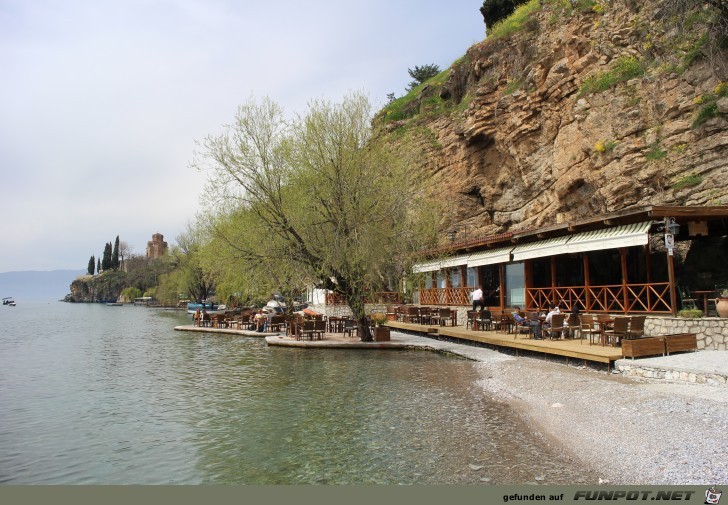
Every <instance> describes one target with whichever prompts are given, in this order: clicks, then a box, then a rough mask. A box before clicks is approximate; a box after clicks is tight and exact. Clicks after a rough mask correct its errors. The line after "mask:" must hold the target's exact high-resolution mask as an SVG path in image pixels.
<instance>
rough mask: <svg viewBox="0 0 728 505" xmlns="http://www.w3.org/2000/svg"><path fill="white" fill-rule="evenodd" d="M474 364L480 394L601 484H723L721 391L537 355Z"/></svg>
mask: <svg viewBox="0 0 728 505" xmlns="http://www.w3.org/2000/svg"><path fill="white" fill-rule="evenodd" d="M479 362H480V363H479V365H478V366H479V368H480V372H481V376H482V378H481V379H480V381H479V385H480V386H481V387H482V389H483V392H484V394H487V395H490V396H491V397H492V398H494V399H496V400H500V401H504V402H507V403H509V404H511V405H512V406H513V407H514V408H515V409H516V410H517V412H519V414H520V415H521V416H523V417H524V418H525V420H526V422H528V423H529V425H531V426H533V429H534V432H536V433H538V434H539V435H541V436H543V437H544V438H545V439H546V440H547V441H548V442H549V443H551V444H557V445H558V446H561V447H562V448H563V449H564V450H565V451H567V453H568V454H569V455H570V457H572V458H574V459H576V460H577V461H580V462H581V463H582V464H583V465H584V467H585V468H591V469H592V470H593V471H594V472H595V474H596V475H599V476H600V477H599V480H600V482H598V484H608V485H627V484H643V485H703V484H705V485H712V484H724V483H726V482H728V457H727V455H728V388H726V387H725V386H710V385H706V384H684V383H668V382H665V381H657V380H655V381H649V380H640V381H636V380H634V379H626V378H623V377H622V376H621V375H618V374H608V373H606V372H605V371H604V370H602V371H598V370H595V369H591V368H588V367H575V366H571V365H566V364H563V363H554V362H549V361H546V360H544V359H542V358H529V357H518V358H513V359H507V360H504V359H502V358H497V359H492V360H490V359H488V358H487V357H485V356H483V357H482V358H481V359H479ZM595 484H597V483H595Z"/></svg>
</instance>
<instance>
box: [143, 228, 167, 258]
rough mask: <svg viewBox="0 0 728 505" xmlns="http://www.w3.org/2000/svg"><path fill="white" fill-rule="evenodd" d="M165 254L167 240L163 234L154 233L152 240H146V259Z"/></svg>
mask: <svg viewBox="0 0 728 505" xmlns="http://www.w3.org/2000/svg"><path fill="white" fill-rule="evenodd" d="M165 254H167V242H165V241H164V235H162V234H161V233H155V234H154V235H152V240H150V241H149V242H147V259H150V260H153V259H157V258H160V257H162V256H164V255H165Z"/></svg>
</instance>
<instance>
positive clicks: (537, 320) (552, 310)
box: [471, 288, 582, 340]
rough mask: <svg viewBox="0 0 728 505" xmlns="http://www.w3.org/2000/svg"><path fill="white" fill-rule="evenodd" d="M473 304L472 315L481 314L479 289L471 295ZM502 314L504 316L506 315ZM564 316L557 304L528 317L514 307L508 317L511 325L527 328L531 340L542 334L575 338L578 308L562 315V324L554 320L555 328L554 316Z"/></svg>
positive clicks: (579, 320)
mask: <svg viewBox="0 0 728 505" xmlns="http://www.w3.org/2000/svg"><path fill="white" fill-rule="evenodd" d="M471 298H472V302H473V312H472V313H473V314H474V315H476V314H478V310H480V312H481V313H482V311H484V310H485V303H484V298H483V291H482V289H481V288H477V289H476V290H475V291H473V292H472V293H471ZM506 313H507V311H506V312H504V314H506ZM561 314H564V313H563V312H561V309H560V307H559V304H557V303H551V304H549V310H548V312H545V313H541V314H539V313H532V314H529V315H526V314H524V313H523V312H522V311H521V308H520V307H518V306H516V307H513V309H512V311H511V312H510V316H511V317H512V318H513V323H514V324H515V326H517V327H519V328H527V329H528V331H529V332H530V333H532V334H533V338H534V339H536V340H542V339H543V338H544V332H548V333H549V335H550V336H551V337H552V338H554V336H556V337H557V338H558V337H561V336H563V337H564V338H576V333H577V331H579V330H581V328H582V319H581V314H580V312H579V308H578V307H576V306H575V307H574V308H573V309H572V311H571V312H569V313H566V314H564V317H563V322H562V318H561V317H558V318H556V319H557V320H558V324H559V325H560V326H558V327H556V326H554V324H553V320H554V316H559V315H561Z"/></svg>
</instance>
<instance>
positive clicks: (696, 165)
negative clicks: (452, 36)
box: [380, 0, 728, 238]
mask: <svg viewBox="0 0 728 505" xmlns="http://www.w3.org/2000/svg"><path fill="white" fill-rule="evenodd" d="M573 4H581V5H582V8H581V9H577V8H575V7H573V6H572V5H573ZM668 4H669V5H668ZM678 4H680V2H676V1H663V2H655V1H646V2H633V1H629V0H613V1H611V2H603V3H599V2H571V3H570V2H566V1H560V0H541V2H531V6H532V10H533V12H531V14H530V15H529V16H527V17H526V18H525V19H524V21H523V23H522V25H521V26H520V28H519V29H518V30H516V31H515V32H514V33H512V34H510V35H507V36H500V37H496V35H497V33H494V34H491V35H489V37H488V38H487V39H486V40H485V41H484V42H482V43H480V44H477V45H475V46H473V47H471V48H470V49H469V50H468V52H467V54H466V56H465V57H464V58H462V60H461V61H460V62H458V63H456V64H454V65H453V66H452V67H451V69H450V70H449V76H448V78H447V80H446V81H444V80H443V83H442V84H430V85H425V86H423V87H422V88H421V89H419V90H418V91H417V93H416V96H414V98H411V97H410V98H409V99H408V100H409V102H408V103H406V104H405V105H404V106H403V111H404V112H401V115H402V116H404V119H399V120H396V121H394V120H389V121H387V120H386V119H383V118H386V116H387V114H389V113H390V112H392V110H391V109H388V108H385V110H384V111H383V114H382V115H381V116H380V120H381V121H380V124H381V125H382V128H381V130H380V134H381V135H383V138H385V139H388V138H389V139H394V141H401V139H403V138H404V139H406V141H409V142H411V143H413V144H416V145H418V146H419V147H420V148H421V149H423V150H424V151H425V152H426V154H427V156H426V157H425V159H426V161H425V163H426V167H425V168H426V169H427V170H429V171H430V172H431V173H432V175H433V178H434V183H435V184H434V185H433V187H434V188H436V192H437V194H439V195H440V196H441V197H443V198H445V199H446V200H447V202H448V205H447V208H448V209H449V215H446V216H445V217H444V220H445V222H444V223H443V224H444V225H445V227H446V228H449V229H450V230H451V231H454V232H455V233H456V236H458V237H459V238H472V237H473V236H477V235H491V234H497V233H502V232H506V231H518V230H525V229H534V228H538V227H541V226H544V225H549V224H556V223H560V222H568V221H572V220H577V219H584V218H587V217H591V216H594V215H597V214H602V213H609V212H615V211H618V210H621V209H624V208H628V207H634V206H641V205H650V204H653V205H659V204H663V205H728V121H727V118H728V116H726V112H728V98H726V95H728V84H726V83H725V82H724V81H725V79H726V77H725V76H726V75H728V74H727V73H726V68H725V66H726V62H728V53H727V52H726V51H725V50H721V49H720V48H719V46H718V44H715V43H713V42H712V41H713V40H714V39H715V38H716V31H717V30H719V29H722V28H721V27H720V26H719V25H720V22H721V18H720V12H719V11H717V9H713V8H711V7H707V6H705V5H704V4H705V2H692V3H691V2H690V1H687V2H682V4H681V5H683V7H684V5H688V4H689V5H688V7H690V5H693V7H692V10H690V9H688V10H683V11H681V10H680V9H678V7H676V6H678ZM688 19H690V20H692V21H691V24H688V21H687V20H688ZM723 21H725V19H723ZM716 26H717V28H716ZM609 79H612V81H611V83H610V81H609ZM604 83H607V84H606V85H605V84H604ZM600 86H601V87H600ZM402 131H405V132H406V133H405V134H404V135H403V134H402Z"/></svg>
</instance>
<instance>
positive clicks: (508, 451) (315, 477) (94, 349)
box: [0, 301, 594, 484]
mask: <svg viewBox="0 0 728 505" xmlns="http://www.w3.org/2000/svg"><path fill="white" fill-rule="evenodd" d="M188 317H189V316H187V315H186V314H184V313H181V312H172V311H159V310H155V309H148V308H143V307H107V306H104V305H90V304H66V303H61V302H50V303H46V302H22V301H20V302H19V303H18V306H17V307H2V309H1V311H0V328H1V329H0V360H1V361H0V365H1V366H0V483H3V484H484V483H488V484H523V483H534V484H578V483H588V482H594V477H593V476H590V475H587V474H586V473H585V472H584V471H583V469H582V468H580V467H579V466H578V465H576V464H575V463H574V462H572V461H571V460H568V459H566V458H564V457H563V456H562V455H561V454H560V452H559V451H558V450H556V449H553V448H551V447H550V446H548V445H547V444H546V443H544V442H543V441H542V440H540V439H539V438H537V437H535V436H534V435H533V434H532V430H531V429H530V428H529V426H527V425H524V424H523V423H522V422H521V421H520V420H519V418H518V417H517V416H516V415H515V414H514V413H513V412H512V411H511V410H510V409H509V408H508V407H507V406H505V405H503V404H500V403H496V402H493V401H491V400H489V399H486V398H484V397H483V395H482V393H481V392H480V390H479V389H478V388H477V386H476V385H475V381H476V380H477V379H478V375H477V371H476V369H475V366H474V364H473V363H472V362H469V361H467V360H462V359H457V358H453V357H446V356H442V355H438V354H435V353H430V352H426V351H394V350H389V351H371V352H368V351H365V352H362V351H355V350H352V351H347V350H313V349H289V348H279V347H268V346H266V344H265V341H264V340H262V339H260V338H254V337H238V336H230V335H214V334H198V333H191V332H176V331H174V330H173V328H174V326H176V325H180V324H187V323H189V319H188Z"/></svg>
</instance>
